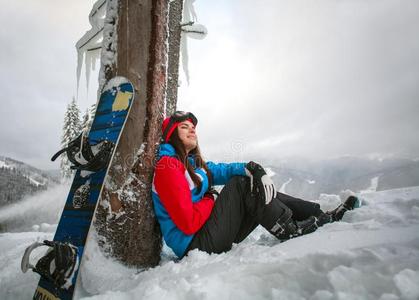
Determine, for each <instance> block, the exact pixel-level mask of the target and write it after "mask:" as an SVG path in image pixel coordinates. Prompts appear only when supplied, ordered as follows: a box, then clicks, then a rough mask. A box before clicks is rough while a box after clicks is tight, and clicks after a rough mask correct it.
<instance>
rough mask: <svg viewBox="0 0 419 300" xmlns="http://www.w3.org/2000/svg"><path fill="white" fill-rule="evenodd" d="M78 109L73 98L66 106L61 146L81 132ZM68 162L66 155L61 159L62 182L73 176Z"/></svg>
mask: <svg viewBox="0 0 419 300" xmlns="http://www.w3.org/2000/svg"><path fill="white" fill-rule="evenodd" d="M81 129H82V127H81V122H80V109H79V107H78V106H77V103H76V100H75V99H74V97H73V100H72V101H71V103H70V104H69V105H68V106H67V111H66V112H65V115H64V125H63V135H62V138H61V146H62V147H66V146H67V145H68V143H69V142H71V141H72V140H74V139H75V138H76V137H77V136H78V135H79V134H80V132H81ZM70 165H71V164H70V162H69V160H68V158H67V156H66V155H63V156H62V158H61V176H62V178H63V179H64V180H66V179H69V178H71V177H72V176H73V174H74V171H73V170H71V169H70Z"/></svg>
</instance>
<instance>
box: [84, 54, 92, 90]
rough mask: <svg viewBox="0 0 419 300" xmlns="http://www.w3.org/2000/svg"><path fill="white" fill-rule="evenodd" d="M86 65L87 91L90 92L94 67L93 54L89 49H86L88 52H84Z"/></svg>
mask: <svg viewBox="0 0 419 300" xmlns="http://www.w3.org/2000/svg"><path fill="white" fill-rule="evenodd" d="M84 65H85V71H86V92H87V93H89V83H90V69H91V67H92V66H91V65H92V56H91V53H90V52H89V51H86V53H85V54H84Z"/></svg>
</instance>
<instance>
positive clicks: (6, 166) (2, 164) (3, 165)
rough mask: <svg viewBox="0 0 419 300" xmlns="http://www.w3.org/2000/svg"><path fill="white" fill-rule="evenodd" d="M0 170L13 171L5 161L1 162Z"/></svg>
mask: <svg viewBox="0 0 419 300" xmlns="http://www.w3.org/2000/svg"><path fill="white" fill-rule="evenodd" d="M0 168H6V169H13V167H12V166H9V165H8V164H6V162H5V161H2V160H0Z"/></svg>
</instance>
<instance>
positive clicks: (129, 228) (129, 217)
mask: <svg viewBox="0 0 419 300" xmlns="http://www.w3.org/2000/svg"><path fill="white" fill-rule="evenodd" d="M112 1H117V0H111V1H110V2H112ZM168 1H169V0H119V1H118V17H117V19H115V22H116V24H115V25H116V32H117V40H116V41H115V42H116V43H117V45H106V37H104V46H103V47H108V49H112V47H114V49H117V52H116V60H115V61H114V63H113V64H111V65H108V66H104V70H103V72H104V73H105V74H106V78H107V79H109V78H111V77H113V76H116V75H118V76H124V77H126V78H128V79H129V80H130V81H131V82H132V83H133V84H134V87H135V102H134V105H133V107H132V108H131V112H130V115H129V117H128V120H127V123H126V125H125V128H124V131H123V132H122V135H121V138H120V141H119V144H118V146H117V148H116V152H115V156H114V159H113V161H112V163H111V167H110V171H109V176H108V177H107V180H106V183H105V188H104V190H103V192H102V195H101V203H100V204H99V208H98V212H97V214H96V222H95V227H96V231H97V232H98V237H99V242H100V244H101V245H103V246H105V247H103V249H104V250H105V251H107V252H108V253H109V254H110V255H111V256H113V257H115V258H117V259H118V260H120V261H121V262H123V263H125V264H127V265H130V266H136V267H149V266H154V265H156V264H158V263H159V260H160V252H161V233H160V228H159V226H158V223H157V221H156V219H155V217H154V211H153V203H152V199H151V183H152V176H153V171H154V168H153V167H154V159H155V153H156V149H157V146H158V143H159V139H160V136H161V133H160V130H161V129H160V128H161V123H162V119H163V111H164V100H165V99H164V96H165V88H166V67H167V62H166V57H167V49H166V39H167V12H168ZM108 5H109V2H108ZM107 25H112V20H110V21H109V20H108V24H106V21H105V29H106V26H107ZM115 42H114V43H115ZM103 50H104V49H102V51H103Z"/></svg>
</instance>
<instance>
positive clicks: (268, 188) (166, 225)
mask: <svg viewBox="0 0 419 300" xmlns="http://www.w3.org/2000/svg"><path fill="white" fill-rule="evenodd" d="M197 123H198V120H197V119H196V117H195V116H194V115H193V114H192V113H188V112H181V111H178V112H175V113H174V114H173V115H172V116H171V117H169V118H166V119H165V120H164V121H163V126H162V143H161V145H160V149H159V154H158V162H157V164H156V168H155V173H154V178H153V189H152V197H153V203H154V210H155V213H156V216H157V219H158V221H159V223H160V228H161V230H162V233H163V237H164V240H165V242H166V244H167V245H168V246H169V247H170V248H171V249H172V250H173V251H174V253H175V254H176V255H177V256H178V257H180V258H182V257H183V256H184V255H186V254H187V253H188V251H190V250H192V249H199V250H202V251H206V252H208V253H221V252H225V251H228V250H230V249H231V247H232V244H233V243H240V242H241V241H242V240H244V239H245V238H246V237H247V236H248V235H249V234H250V233H251V232H252V231H253V230H254V229H255V228H256V227H257V226H258V225H259V224H260V225H262V226H263V227H264V228H266V229H267V230H268V231H269V232H270V233H271V234H273V235H274V236H275V237H277V238H278V239H279V240H281V241H283V240H287V239H290V238H293V237H296V236H299V235H302V234H306V233H310V232H313V231H315V230H316V229H317V228H318V227H319V226H322V225H324V224H325V223H330V222H333V221H337V220H340V219H341V218H342V216H343V214H344V213H345V211H346V210H350V209H353V207H354V206H355V203H356V201H357V198H356V197H353V196H351V197H349V198H348V199H347V200H346V201H345V203H343V204H342V205H340V206H339V207H337V208H336V209H335V210H333V211H330V212H326V213H325V212H323V211H322V210H321V209H320V205H319V204H317V203H313V202H308V201H304V200H301V199H297V198H294V197H291V196H288V195H285V194H282V193H277V192H276V190H275V186H274V184H273V182H272V180H271V179H270V178H269V177H268V176H267V175H266V172H265V171H264V169H263V168H262V167H261V166H260V165H259V164H257V163H255V162H252V161H251V162H249V163H229V164H226V163H219V164H215V163H213V162H205V161H204V160H203V159H202V156H201V153H200V150H199V147H198V141H197V136H196V131H195V127H196V125H197ZM214 185H225V186H224V188H223V189H222V190H221V193H220V194H219V193H218V192H217V191H216V190H215V189H214V188H213V186H214Z"/></svg>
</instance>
